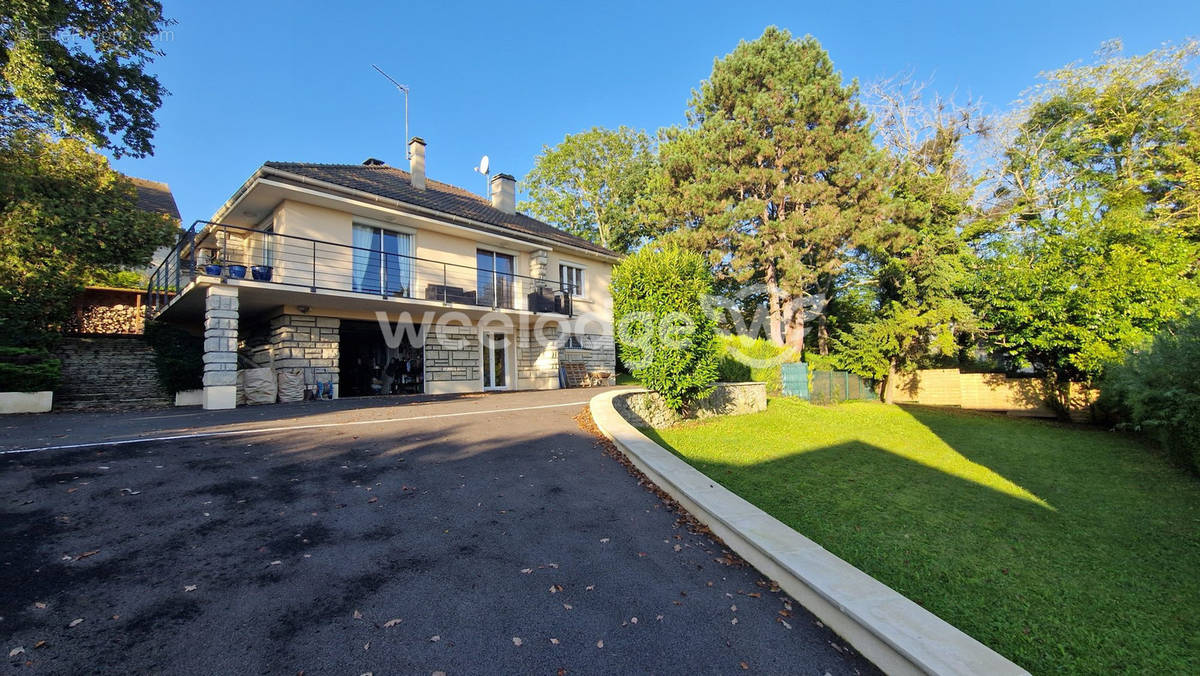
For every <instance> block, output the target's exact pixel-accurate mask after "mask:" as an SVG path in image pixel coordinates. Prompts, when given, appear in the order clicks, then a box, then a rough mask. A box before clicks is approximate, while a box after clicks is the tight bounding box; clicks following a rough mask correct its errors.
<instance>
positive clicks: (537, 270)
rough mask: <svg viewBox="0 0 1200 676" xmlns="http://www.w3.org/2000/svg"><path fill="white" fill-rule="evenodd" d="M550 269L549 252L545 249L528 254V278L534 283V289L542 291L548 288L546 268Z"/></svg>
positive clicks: (547, 271)
mask: <svg viewBox="0 0 1200 676" xmlns="http://www.w3.org/2000/svg"><path fill="white" fill-rule="evenodd" d="M549 267H550V252H549V251H546V250H545V249H538V250H537V251H534V252H533V253H531V254H529V276H530V277H533V278H534V279H535V280H537V281H535V282H534V283H533V284H534V286H535V287H536V288H539V289H544V288H546V287H548V286H550V282H549V280H548V279H547V276H548V275H549V272H550V271H549V270H548V268H549Z"/></svg>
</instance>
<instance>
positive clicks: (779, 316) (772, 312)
mask: <svg viewBox="0 0 1200 676" xmlns="http://www.w3.org/2000/svg"><path fill="white" fill-rule="evenodd" d="M766 277H767V330H768V332H769V333H770V338H771V342H772V343H774V344H776V345H783V344H784V343H783V308H782V305H783V304H782V302H781V299H780V298H779V279H778V278H777V277H776V275H775V262H774V261H767V270H766Z"/></svg>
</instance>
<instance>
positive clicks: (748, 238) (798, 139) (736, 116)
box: [654, 27, 879, 349]
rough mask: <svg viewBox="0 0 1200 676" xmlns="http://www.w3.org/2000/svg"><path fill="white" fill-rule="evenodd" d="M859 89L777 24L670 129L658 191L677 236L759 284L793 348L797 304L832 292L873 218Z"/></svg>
mask: <svg viewBox="0 0 1200 676" xmlns="http://www.w3.org/2000/svg"><path fill="white" fill-rule="evenodd" d="M856 94H857V84H856V83H853V82H852V83H850V84H849V85H846V84H843V82H842V79H841V76H840V74H839V73H837V72H836V71H835V70H834V68H833V62H832V61H831V60H830V58H829V55H828V54H827V53H826V52H825V50H824V49H823V48H822V47H821V45H820V43H818V42H817V40H816V39H814V38H812V37H805V38H802V39H793V38H792V36H791V34H790V33H788V32H787V31H785V30H780V29H778V28H775V27H770V28H767V30H766V31H765V32H764V33H763V35H762V37H760V38H758V39H757V40H755V41H753V42H744V41H743V42H742V43H740V44H739V45H738V46H737V48H736V49H734V51H733V52H732V53H730V54H728V55H727V56H725V58H723V59H717V60H716V61H715V62H714V64H713V71H712V75H711V76H710V77H709V79H708V80H705V81H704V82H702V83H701V85H700V89H699V91H694V92H693V95H692V100H691V103H690V110H689V112H688V122H689V125H688V127H686V128H682V129H680V128H675V129H670V130H667V131H666V132H665V133H664V139H663V144H662V149H661V155H662V164H663V168H662V172H661V174H660V175H659V176H658V177H657V183H656V185H655V189H654V192H655V193H656V194H657V195H658V196H659V197H658V200H659V206H660V208H661V210H662V212H663V214H664V215H665V217H666V218H667V219H668V222H669V223H671V224H672V227H674V228H675V229H676V231H675V232H674V233H673V235H672V236H674V237H677V238H678V239H679V240H680V241H681V242H683V243H684V244H685V245H686V246H688V247H690V248H692V249H694V250H696V251H700V252H703V253H704V254H705V255H707V256H708V257H709V261H710V263H712V264H713V265H714V267H715V268H716V269H717V270H718V271H720V272H721V273H722V274H723V275H725V276H728V277H731V278H733V279H734V280H736V281H737V282H739V283H743V284H744V283H750V282H762V283H764V284H765V285H766V287H767V293H766V301H767V311H768V319H769V334H770V338H771V339H772V340H774V341H775V342H777V343H786V344H788V345H790V346H792V347H795V348H798V349H802V346H803V341H804V329H805V319H806V313H805V312H803V311H797V309H798V308H799V307H800V306H801V305H804V304H809V301H811V300H812V299H814V298H816V299H820V298H826V299H827V298H829V297H830V296H831V295H832V293H833V292H834V282H835V278H836V276H837V274H838V273H839V271H840V270H841V269H842V267H843V265H844V263H845V255H844V254H845V253H846V252H847V250H848V248H849V247H850V246H851V245H852V244H853V243H854V242H855V240H856V238H857V237H858V235H859V234H860V233H861V232H862V231H864V230H865V229H867V228H869V227H870V226H871V225H872V224H873V223H874V222H875V220H876V219H877V216H878V209H879V206H878V200H879V178H878V171H879V169H878V165H879V162H878V151H877V150H876V149H875V148H874V147H873V145H872V136H871V132H870V129H869V126H868V122H867V118H868V116H867V112H866V110H865V109H864V107H863V106H862V105H861V104H859V103H858V102H857V101H856V98H855V97H856ZM819 308H820V304H819V303H818V304H817V309H816V310H815V313H816V314H817V315H819V314H820V312H821V310H820V309H819Z"/></svg>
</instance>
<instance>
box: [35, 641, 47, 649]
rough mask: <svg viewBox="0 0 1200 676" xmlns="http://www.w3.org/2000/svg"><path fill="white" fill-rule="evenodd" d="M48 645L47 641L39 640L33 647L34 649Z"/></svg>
mask: <svg viewBox="0 0 1200 676" xmlns="http://www.w3.org/2000/svg"><path fill="white" fill-rule="evenodd" d="M46 645H47V643H46V642H45V641H38V642H37V643H34V644H33V648H34V650H37V649H38V648H45V647H46Z"/></svg>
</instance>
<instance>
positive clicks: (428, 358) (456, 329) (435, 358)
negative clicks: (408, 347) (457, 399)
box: [425, 326, 482, 394]
mask: <svg viewBox="0 0 1200 676" xmlns="http://www.w3.org/2000/svg"><path fill="white" fill-rule="evenodd" d="M479 355H480V351H479V330H478V329H476V328H475V327H473V326H443V327H437V326H431V327H430V328H429V331H428V333H427V335H426V336H425V391H426V392H427V393H431V394H438V393H442V392H471V391H476V390H478V389H479V387H480V385H479V383H480V382H481V381H480V379H481V378H482V374H481V373H480V371H479V369H480V364H479Z"/></svg>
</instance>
